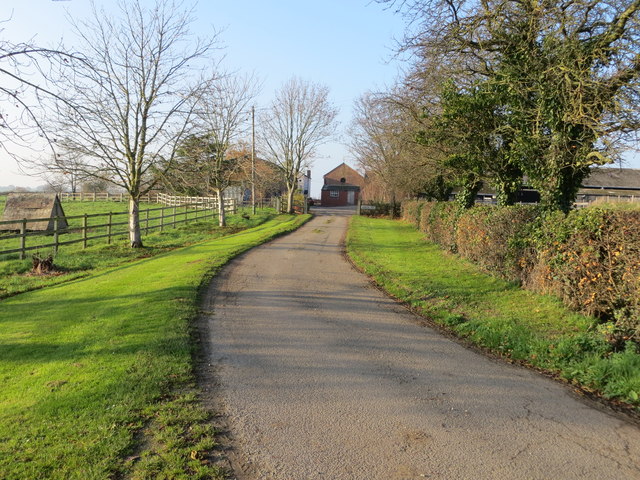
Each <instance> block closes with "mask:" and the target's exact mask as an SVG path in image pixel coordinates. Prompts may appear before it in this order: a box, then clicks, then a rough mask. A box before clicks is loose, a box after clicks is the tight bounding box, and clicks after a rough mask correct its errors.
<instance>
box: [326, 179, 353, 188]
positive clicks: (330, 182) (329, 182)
mask: <svg viewBox="0 0 640 480" xmlns="http://www.w3.org/2000/svg"><path fill="white" fill-rule="evenodd" d="M324 184H325V185H348V186H350V187H357V186H358V185H354V184H352V183H347V182H341V181H340V180H336V179H335V178H325V179H324Z"/></svg>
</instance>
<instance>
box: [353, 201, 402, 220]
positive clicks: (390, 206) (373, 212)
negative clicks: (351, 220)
mask: <svg viewBox="0 0 640 480" xmlns="http://www.w3.org/2000/svg"><path fill="white" fill-rule="evenodd" d="M368 205H372V206H373V207H374V208H373V209H362V210H361V211H360V215H365V216H367V217H390V218H397V217H399V216H400V209H401V205H400V204H398V203H385V202H370V203H369V204H368ZM403 205H404V204H403Z"/></svg>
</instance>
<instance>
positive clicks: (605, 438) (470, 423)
mask: <svg viewBox="0 0 640 480" xmlns="http://www.w3.org/2000/svg"><path fill="white" fill-rule="evenodd" d="M315 212H316V214H317V216H316V217H315V218H314V219H313V220H312V221H311V222H309V223H307V224H306V225H305V226H303V227H302V228H301V229H299V230H298V231H296V232H294V233H292V234H290V235H287V236H286V237H282V238H280V239H277V240H275V241H273V242H271V243H269V244H266V245H263V246H261V247H258V248H255V249H253V250H251V251H250V252H248V253H246V254H245V255H243V256H241V257H239V258H237V259H236V260H234V261H233V262H231V263H230V264H229V265H228V266H227V267H226V268H225V269H224V270H223V272H222V273H221V274H220V275H219V276H218V277H217V278H216V279H215V280H214V282H213V283H212V285H211V287H210V289H209V292H208V295H207V298H206V299H205V303H204V305H203V311H205V312H207V313H205V314H203V318H202V322H203V323H202V325H201V327H202V328H203V330H204V331H205V332H206V333H205V334H204V335H206V338H208V342H206V343H207V345H206V349H205V350H206V351H207V354H206V355H207V358H206V359H204V363H203V366H202V368H201V375H202V382H203V388H204V389H205V392H206V395H207V398H206V403H207V404H208V406H209V407H210V408H212V409H214V410H215V411H217V412H222V414H221V422H222V425H223V426H224V428H226V429H227V430H228V438H229V440H228V441H229V443H230V446H229V447H230V450H229V458H230V462H231V466H232V468H233V472H234V474H235V477H236V478H237V479H240V480H258V479H265V480H266V479H269V480H285V479H286V480H306V479H330V480H342V479H345V480H346V479H357V480H365V479H366V480H378V479H379V480H394V479H422V478H428V479H474V480H478V479H509V480H513V479H527V480H532V479H558V480H567V479H580V480H585V479H597V480H604V479H615V480H623V479H624V480H627V479H640V428H639V427H638V426H637V425H635V424H633V423H631V422H629V421H626V420H625V419H624V418H621V417H617V416H613V415H610V414H609V413H606V412H605V411H602V410H599V409H596V408H594V407H593V405H591V404H590V403H589V402H586V401H583V400H581V399H579V398H578V397H577V396H576V395H574V394H573V393H572V392H571V391H570V390H569V389H568V388H567V387H565V386H563V385H561V384H559V383H557V382H554V381H552V380H549V379H547V378H545V377H542V376H541V375H538V374H536V373H534V372H530V371H528V370H526V369H523V368H520V367H515V366H511V365H508V364H505V363H503V362H500V361H496V360H493V359H490V358H487V357H485V356H482V355H480V354H478V353H476V352H474V351H471V350H469V349H467V348H465V347H463V346H461V345H460V344H458V343H456V342H454V341H452V340H450V339H448V338H446V337H445V336H443V335H441V334H440V333H438V332H437V331H434V330H432V329H431V328H429V327H424V326H421V325H420V322H419V321H417V320H416V318H415V317H414V316H413V315H412V314H410V313H409V312H407V311H406V310H404V309H403V308H402V307H401V306H399V305H397V304H396V303H395V302H394V301H392V300H390V299H389V298H387V297H386V296H385V295H383V294H382V293H381V292H379V291H378V290H376V289H375V288H373V287H372V286H371V285H370V283H369V281H368V279H367V278H366V277H365V276H364V275H362V274H360V273H358V272H357V271H355V270H354V269H353V268H352V267H351V266H350V265H349V263H347V262H346V261H345V259H344V258H343V256H342V246H341V245H342V239H343V235H344V232H345V230H346V225H347V220H348V214H349V213H350V212H347V211H344V210H339V209H333V210H332V209H324V210H322V209H316V210H315Z"/></svg>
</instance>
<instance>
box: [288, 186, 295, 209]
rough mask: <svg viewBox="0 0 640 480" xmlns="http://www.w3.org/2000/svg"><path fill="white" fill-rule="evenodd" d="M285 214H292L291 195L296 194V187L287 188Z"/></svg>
mask: <svg viewBox="0 0 640 480" xmlns="http://www.w3.org/2000/svg"><path fill="white" fill-rule="evenodd" d="M287 188H288V190H287V213H289V214H291V213H293V195H294V194H295V193H296V187H293V188H289V187H287Z"/></svg>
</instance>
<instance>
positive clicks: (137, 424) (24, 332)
mask: <svg viewBox="0 0 640 480" xmlns="http://www.w3.org/2000/svg"><path fill="white" fill-rule="evenodd" d="M307 218H308V216H298V217H294V216H288V215H280V216H278V217H276V218H274V219H271V220H269V221H267V222H265V223H264V224H262V225H260V226H257V227H254V228H251V229H248V230H245V231H242V232H240V233H236V234H232V235H228V236H224V237H221V238H216V239H213V240H209V241H206V242H201V243H198V244H195V245H192V246H189V247H186V248H180V249H177V250H174V251H171V252H168V253H165V254H161V255H158V256H156V257H153V258H147V259H142V260H138V261H134V262H131V263H127V264H124V265H120V266H117V267H115V268H110V269H103V270H101V271H99V272H94V273H93V274H92V275H91V276H89V277H87V278H83V279H80V280H75V281H72V282H69V283H66V284H63V285H57V286H51V287H47V288H45V289H42V290H37V291H32V292H28V293H23V294H20V295H16V296H13V297H10V298H6V299H4V300H2V301H0V352H2V356H1V357H0V380H1V382H2V389H0V478H2V479H27V478H28V479H38V478H47V479H83V480H84V479H106V478H122V477H123V476H127V477H130V478H149V479H151V478H154V479H155V478H172V479H174V478H175V479H178V478H222V477H221V472H220V471H219V470H218V469H217V468H216V467H215V466H214V465H213V464H212V463H211V460H212V457H213V452H212V449H213V447H214V435H213V431H212V428H211V426H210V424H209V422H208V416H207V414H206V412H204V411H203V410H202V408H201V407H200V406H199V402H198V398H197V395H198V391H197V389H196V387H195V385H194V376H193V365H192V353H193V349H194V345H193V339H192V335H191V331H190V322H191V320H192V319H193V318H194V317H195V315H196V314H197V299H198V292H199V289H200V286H201V285H202V284H203V282H204V281H205V280H207V279H208V278H210V277H211V275H213V274H214V273H215V271H216V270H217V269H218V268H219V267H220V266H221V265H223V264H224V263H226V262H227V261H228V260H229V259H230V258H232V257H233V256H235V255H237V254H239V253H240V252H242V251H245V250H247V249H248V248H250V247H252V246H255V245H258V244H260V243H262V242H264V241H267V240H268V239H270V238H273V237H274V236H276V235H280V234H282V233H285V232H288V231H291V230H293V229H295V228H297V227H298V226H299V225H301V224H302V223H303V222H304V221H306V219H307Z"/></svg>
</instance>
